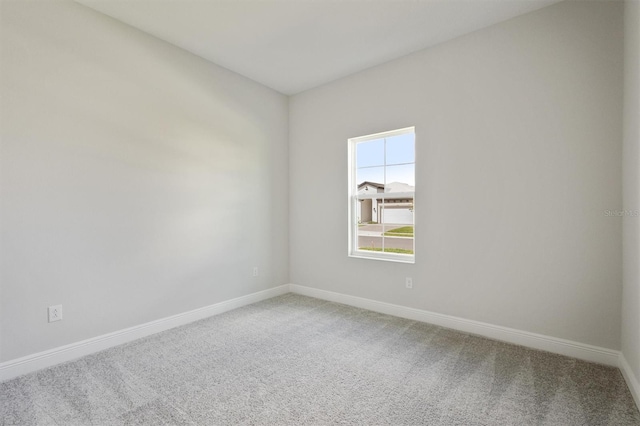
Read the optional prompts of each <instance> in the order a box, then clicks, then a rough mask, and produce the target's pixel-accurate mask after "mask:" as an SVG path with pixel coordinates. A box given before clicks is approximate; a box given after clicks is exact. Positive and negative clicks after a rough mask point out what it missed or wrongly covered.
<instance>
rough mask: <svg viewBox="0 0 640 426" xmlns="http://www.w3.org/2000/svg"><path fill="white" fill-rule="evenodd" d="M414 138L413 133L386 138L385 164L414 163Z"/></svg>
mask: <svg viewBox="0 0 640 426" xmlns="http://www.w3.org/2000/svg"><path fill="white" fill-rule="evenodd" d="M414 140H415V138H414V134H413V133H407V134H404V135H398V136H392V137H390V138H387V144H386V145H387V148H386V149H387V164H388V165H389V164H402V163H414V162H415V143H414Z"/></svg>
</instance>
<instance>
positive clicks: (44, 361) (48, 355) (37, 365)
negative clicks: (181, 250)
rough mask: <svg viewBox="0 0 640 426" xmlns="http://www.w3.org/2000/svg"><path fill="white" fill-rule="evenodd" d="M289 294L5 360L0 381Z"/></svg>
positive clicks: (247, 299) (270, 293) (260, 295)
mask: <svg viewBox="0 0 640 426" xmlns="http://www.w3.org/2000/svg"><path fill="white" fill-rule="evenodd" d="M288 292H289V285H288V284H285V285H281V286H279V287H274V288H270V289H267V290H263V291H259V292H256V293H252V294H248V295H246V296H242V297H237V298H235V299H231V300H226V301H224V302H220V303H215V304H213V305H209V306H205V307H202V308H199V309H194V310H192V311H189V312H184V313H181V314H177V315H173V316H170V317H167V318H162V319H159V320H155V321H151V322H148V323H145V324H141V325H137V326H134V327H130V328H126V329H124V330H119V331H116V332H113V333H109V334H104V335H102V336H97V337H93V338H91V339H87V340H83V341H81V342H76V343H72V344H69V345H65V346H60V347H58V348H54V349H50V350H47V351H44V352H39V353H36V354H33V355H28V356H25V357H22V358H18V359H14V360H11V361H7V362H4V363H2V364H0V382H2V381H5V380H9V379H12V378H14V377H17V376H21V375H23V374H27V373H31V372H33V371H37V370H41V369H43V368H47V367H51V366H53V365H56V364H60V363H63V362H67V361H71V360H74V359H77V358H80V357H83V356H85V355H89V354H92V353H95V352H99V351H102V350H104V349H108V348H111V347H114V346H118V345H121V344H123V343H127V342H131V341H132V340H136V339H140V338H142V337H146V336H150V335H152V334H155V333H159V332H161V331H165V330H168V329H170V328H174V327H178V326H181V325H185V324H188V323H190V322H193V321H197V320H200V319H203V318H207V317H210V316H213V315H218V314H221V313H223V312H227V311H230V310H232V309H236V308H240V307H242V306H246V305H250V304H252V303H256V302H259V301H261V300H266V299H270V298H272V297H275V296H279V295H281V294H285V293H288Z"/></svg>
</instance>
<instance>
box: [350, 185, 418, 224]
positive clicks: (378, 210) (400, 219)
mask: <svg viewBox="0 0 640 426" xmlns="http://www.w3.org/2000/svg"><path fill="white" fill-rule="evenodd" d="M413 190H414V187H413V186H411V185H408V184H406V183H401V182H391V183H389V184H388V185H387V186H386V187H385V185H383V184H381V183H375V182H368V181H365V182H362V183H361V184H359V185H358V194H371V193H374V194H375V193H379V194H380V198H372V199H366V200H360V201H359V202H358V218H359V221H360V223H369V222H377V223H394V224H403V225H413V196H412V195H411V196H408V195H407V193H408V192H411V193H412V192H413ZM382 194H384V202H383V198H382Z"/></svg>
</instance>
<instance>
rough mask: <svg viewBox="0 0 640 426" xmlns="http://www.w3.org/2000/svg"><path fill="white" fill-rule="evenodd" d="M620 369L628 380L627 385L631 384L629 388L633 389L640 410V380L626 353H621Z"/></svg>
mask: <svg viewBox="0 0 640 426" xmlns="http://www.w3.org/2000/svg"><path fill="white" fill-rule="evenodd" d="M619 367H620V371H622V375H623V376H624V380H625V381H626V382H627V386H629V390H630V391H631V395H633V399H634V400H635V401H636V405H637V406H638V410H640V381H639V380H638V377H636V375H635V374H633V370H631V367H630V366H629V363H628V362H627V359H626V358H625V357H624V354H622V353H621V354H620V365H619Z"/></svg>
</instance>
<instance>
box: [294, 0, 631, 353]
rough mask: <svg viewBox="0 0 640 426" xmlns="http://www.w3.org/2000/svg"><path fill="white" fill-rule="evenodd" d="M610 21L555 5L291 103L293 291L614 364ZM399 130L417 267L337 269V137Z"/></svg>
mask: <svg viewBox="0 0 640 426" xmlns="http://www.w3.org/2000/svg"><path fill="white" fill-rule="evenodd" d="M622 18H623V7H622V3H618V2H564V3H559V4H557V5H554V6H551V7H548V8H545V9H542V10H539V11H536V12H533V13H531V14H528V15H524V16H521V17H518V18H515V19H512V20H509V21H506V22H503V23H501V24H498V25H495V26H492V27H490V28H487V29H484V30H481V31H478V32H475V33H472V34H469V35H467V36H464V37H460V38H458V39H456V40H453V41H450V42H447V43H444V44H441V45H439V46H436V47H434V48H431V49H427V50H425V51H421V52H419V53H416V54H413V55H410V56H407V57H405V58H402V59H399V60H396V61H393V62H390V63H387V64H385V65H381V66H378V67H375V68H372V69H369V70H366V71H364V72H361V73H358V74H355V75H352V76H350V77H346V78H344V79H341V80H338V81H336V82H333V83H330V84H327V85H325V86H322V87H319V88H316V89H313V90H310V91H307V92H304V93H302V94H299V95H296V96H293V97H292V99H291V101H290V200H291V204H290V222H291V224H290V252H291V258H290V264H291V266H290V274H291V281H292V282H293V283H295V284H300V285H305V286H311V287H316V288H320V289H324V290H329V291H335V292H339V293H345V294H349V295H355V296H360V297H366V298H370V299H375V300H380V301H384V302H389V303H394V304H399V305H404V306H409V307H414V308H420V309H426V310H429V311H434V312H439V313H445V314H450V315H455V316H459V317H463V318H469V319H473V320H478V321H484V322H488V323H492V324H497V325H502V326H507V327H512V328H516V329H520V330H526V331H530V332H536V333H541V334H545V335H550V336H555V337H559V338H565V339H570V340H575V341H578V342H583V343H587V344H593V345H598V346H602V347H606V348H611V349H619V348H620V306H621V282H622V273H621V269H622V268H621V265H622V263H621V259H622V235H621V229H622V225H621V223H622V221H621V219H620V218H619V217H607V216H606V215H605V213H604V212H605V210H615V209H620V208H621V207H622V194H621V173H620V169H621V155H622V152H621V150H622V143H621V140H622V133H621V129H622V120H621V117H622V92H623V90H622V59H623V55H622V48H623V38H622ZM408 126H416V153H417V164H416V181H417V182H416V219H415V220H416V246H417V247H416V263H415V265H408V264H399V263H390V262H376V261H371V260H362V259H355V258H349V257H348V256H347V237H348V235H347V202H346V200H347V139H348V138H352V137H357V136H362V135H367V134H372V133H376V132H382V131H388V130H393V129H398V128H403V127H408ZM315 182H323V183H324V184H323V185H322V187H321V189H320V190H319V191H320V192H314V193H313V194H311V193H309V192H308V191H307V190H306V188H309V187H311V186H313V184H314V183H315ZM320 203H328V204H329V205H334V206H336V208H335V209H333V210H332V214H330V215H324V214H321V212H323V211H324V210H323V209H322V208H321V204H320ZM309 212H317V213H316V216H313V214H312V216H309ZM309 224H313V227H310V226H309ZM314 227H317V228H319V229H321V230H322V231H321V232H314ZM405 276H411V277H413V283H414V287H413V289H412V290H408V289H406V288H405V287H404V277H405Z"/></svg>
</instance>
